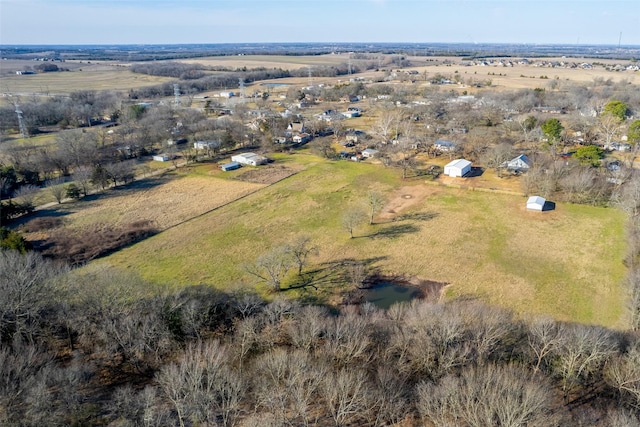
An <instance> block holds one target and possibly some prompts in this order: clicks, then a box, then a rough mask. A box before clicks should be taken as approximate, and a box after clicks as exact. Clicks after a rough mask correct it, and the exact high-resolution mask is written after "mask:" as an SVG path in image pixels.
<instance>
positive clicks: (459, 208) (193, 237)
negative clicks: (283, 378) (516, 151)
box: [102, 155, 625, 327]
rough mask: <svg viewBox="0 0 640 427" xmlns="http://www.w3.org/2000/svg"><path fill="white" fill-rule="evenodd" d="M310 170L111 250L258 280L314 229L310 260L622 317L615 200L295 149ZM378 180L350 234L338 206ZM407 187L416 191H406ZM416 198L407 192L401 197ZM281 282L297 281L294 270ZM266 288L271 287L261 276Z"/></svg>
mask: <svg viewBox="0 0 640 427" xmlns="http://www.w3.org/2000/svg"><path fill="white" fill-rule="evenodd" d="M288 161H289V162H294V161H301V162H303V163H304V164H305V165H306V170H304V171H302V172H300V173H298V174H296V175H294V176H291V177H289V178H287V179H285V180H283V181H281V182H278V183H276V184H274V185H272V186H269V187H266V188H264V189H262V190H259V191H257V192H255V193H253V194H250V195H249V196H247V197H245V198H243V199H241V200H238V201H235V202H233V203H230V204H228V205H226V206H224V207H222V208H220V209H218V210H216V211H213V212H211V213H209V214H207V215H204V216H202V217H199V218H196V219H193V220H191V221H188V222H186V223H184V224H181V225H179V226H177V227H174V228H171V229H169V230H167V231H165V232H163V233H160V234H158V235H156V236H154V237H152V238H150V239H148V240H146V241H143V242H141V243H138V244H136V245H134V246H132V247H129V248H126V249H124V250H122V251H120V252H119V253H116V254H113V255H112V256H110V257H108V258H106V259H105V261H102V262H107V263H108V264H110V265H112V266H114V267H116V268H118V269H128V270H132V271H136V272H138V273H139V274H140V275H141V276H142V277H143V278H145V279H147V280H151V281H153V282H156V283H158V284H163V285H164V284H167V285H169V286H175V287H179V286H183V285H188V284H201V283H204V284H210V285H212V286H215V287H218V288H221V289H232V288H235V287H253V286H256V285H257V284H256V281H255V279H254V278H253V277H251V276H250V275H248V274H247V273H246V271H245V268H244V267H245V266H246V265H248V264H251V263H252V262H254V260H255V259H256V258H257V257H259V256H260V255H261V254H263V253H265V252H267V251H269V250H270V249H271V248H273V247H276V246H278V245H282V244H285V243H287V242H290V241H291V240H292V239H293V238H295V237H296V236H299V235H308V236H310V237H311V238H312V240H313V243H314V244H315V245H317V246H318V247H319V248H320V254H319V255H318V256H317V257H316V258H314V260H313V263H314V265H313V266H312V267H310V268H314V269H318V268H320V269H322V268H324V267H326V266H328V265H332V263H335V262H338V261H340V260H343V259H348V258H355V259H359V260H366V261H367V262H368V263H369V266H370V267H371V268H376V269H379V270H380V271H382V272H384V273H401V274H407V275H410V276H417V277H420V278H423V279H429V280H435V281H439V282H446V283H448V284H449V285H450V286H449V287H448V288H447V290H446V295H447V297H449V298H453V297H458V296H473V297H479V298H482V299H483V300H486V301H489V302H492V303H497V304H500V305H502V306H505V307H509V308H512V309H514V310H516V311H517V312H519V313H546V314H549V315H552V316H554V317H555V318H557V319H561V320H567V321H580V322H585V323H595V324H601V325H607V326H614V327H624V326H625V317H624V310H623V307H624V290H623V285H622V281H623V278H624V273H625V269H624V266H623V265H622V257H623V255H624V250H625V248H624V233H623V223H624V217H623V215H622V214H621V213H620V212H618V211H617V210H614V209H606V208H595V207H589V206H576V205H563V204H558V206H557V209H556V210H555V211H552V212H544V213H540V212H528V211H526V210H525V209H524V205H525V201H526V198H524V197H518V196H511V195H502V194H494V193H487V192H474V191H468V190H459V189H452V188H446V187H438V186H427V185H424V184H423V183H422V182H420V181H402V180H401V179H399V176H400V172H399V171H398V170H393V169H385V168H383V167H381V166H379V165H369V164H358V163H352V162H326V161H323V160H321V159H319V158H316V157H313V156H304V155H295V156H291V157H290V158H288ZM370 189H376V190H378V191H383V192H385V194H387V196H388V198H389V206H393V207H394V209H391V210H389V209H387V210H383V212H382V213H381V214H380V215H379V216H378V221H377V223H376V224H374V225H368V224H363V225H362V226H359V227H358V228H357V229H356V230H355V236H356V237H355V238H354V239H350V238H349V235H348V233H347V232H346V231H345V230H344V229H343V227H342V225H341V223H342V217H343V215H344V213H345V212H346V211H347V210H349V209H350V208H352V207H353V206H357V205H360V206H362V205H363V204H364V203H365V194H366V192H367V191H368V190H370ZM406 193H410V194H411V196H410V195H409V194H406ZM407 197H411V203H409V204H405V205H403V204H402V203H400V202H401V201H402V200H403V199H404V198H407ZM287 280H288V281H285V284H284V287H285V288H286V287H287V286H288V283H291V282H292V281H293V280H294V277H293V275H292V276H291V277H289V278H287ZM346 288H347V285H346V284H345V283H338V282H336V281H332V280H325V281H321V282H320V283H319V284H318V290H314V289H312V288H307V289H306V290H305V291H304V292H302V291H299V290H296V291H294V292H287V294H288V295H293V296H299V295H303V296H304V295H306V296H309V294H313V300H316V301H336V296H339V295H340V293H341V292H342V291H344V290H345V289H346ZM258 289H260V290H262V291H264V290H265V289H264V287H262V286H261V285H258Z"/></svg>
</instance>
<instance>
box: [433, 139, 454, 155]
mask: <svg viewBox="0 0 640 427" xmlns="http://www.w3.org/2000/svg"><path fill="white" fill-rule="evenodd" d="M456 147H457V144H456V143H455V142H453V141H447V140H446V139H438V140H437V141H436V142H434V143H433V148H434V149H436V150H438V151H443V152H444V151H447V152H448V151H455V149H456Z"/></svg>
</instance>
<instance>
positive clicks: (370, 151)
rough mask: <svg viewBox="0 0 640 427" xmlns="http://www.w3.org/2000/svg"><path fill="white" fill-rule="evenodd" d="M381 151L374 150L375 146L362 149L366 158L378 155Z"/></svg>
mask: <svg viewBox="0 0 640 427" xmlns="http://www.w3.org/2000/svg"><path fill="white" fill-rule="evenodd" d="M378 154H380V152H379V151H378V150H374V149H373V148H367V149H366V150H362V157H364V158H365V159H372V158H374V157H377V156H378Z"/></svg>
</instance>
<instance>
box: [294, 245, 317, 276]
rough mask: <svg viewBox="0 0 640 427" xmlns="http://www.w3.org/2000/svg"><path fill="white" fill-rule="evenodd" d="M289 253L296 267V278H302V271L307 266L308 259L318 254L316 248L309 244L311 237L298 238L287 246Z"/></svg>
mask: <svg viewBox="0 0 640 427" xmlns="http://www.w3.org/2000/svg"><path fill="white" fill-rule="evenodd" d="M287 248H288V250H289V253H290V254H291V257H292V258H293V261H294V263H295V264H296V266H297V267H298V276H302V270H303V269H304V267H305V266H306V265H307V262H308V260H309V257H311V256H312V255H317V254H318V248H317V247H316V246H314V245H312V244H311V237H309V236H299V237H297V238H296V239H295V240H294V241H293V242H292V243H291V244H289V245H288V247H287Z"/></svg>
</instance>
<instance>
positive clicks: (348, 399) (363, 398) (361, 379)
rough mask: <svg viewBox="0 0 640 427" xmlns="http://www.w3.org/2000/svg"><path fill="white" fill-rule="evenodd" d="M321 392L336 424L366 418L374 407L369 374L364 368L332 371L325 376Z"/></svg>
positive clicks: (339, 424)
mask: <svg viewBox="0 0 640 427" xmlns="http://www.w3.org/2000/svg"><path fill="white" fill-rule="evenodd" d="M321 394H322V397H323V400H324V402H325V405H326V409H327V410H328V412H329V413H330V414H331V416H332V417H333V420H334V422H335V425H336V426H343V425H347V424H350V423H354V422H357V421H358V420H362V419H363V418H364V419H366V417H367V413H368V412H369V411H370V410H371V407H372V402H371V401H370V399H369V397H370V387H369V384H368V380H367V375H366V373H365V372H364V371H363V370H362V369H357V368H342V369H340V370H338V371H335V372H334V371H330V372H329V373H328V374H327V375H326V376H325V377H324V381H323V384H322V388H321Z"/></svg>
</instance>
